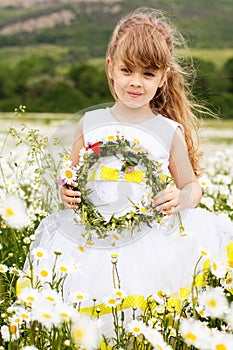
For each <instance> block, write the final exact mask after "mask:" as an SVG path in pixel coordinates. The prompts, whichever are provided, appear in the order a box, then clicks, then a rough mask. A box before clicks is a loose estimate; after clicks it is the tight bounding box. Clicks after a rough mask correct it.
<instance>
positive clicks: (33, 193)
mask: <svg viewBox="0 0 233 350" xmlns="http://www.w3.org/2000/svg"><path fill="white" fill-rule="evenodd" d="M23 110H24V108H21V109H20V110H18V111H16V117H14V116H13V115H12V113H4V114H1V115H0V120H1V134H0V157H1V163H0V179H1V182H0V202H1V213H0V238H1V241H0V314H1V319H0V327H1V328H0V330H1V331H0V349H1V350H4V349H5V350H6V349H9V350H16V349H17V350H18V349H20V350H21V349H25V350H36V349H39V350H44V349H45V348H46V349H48V350H58V349H61V350H74V349H84V348H85V349H90V350H91V349H101V350H110V349H133V350H136V349H137V350H152V349H162V350H172V349H175V350H186V349H190V350H191V349H192V350H196V349H198V350H199V349H200V350H207V349H208V350H216V349H218V350H219V349H221V350H223V349H224V350H230V349H231V350H232V348H233V340H232V337H233V335H232V334H233V318H232V310H233V294H232V293H233V292H232V291H233V282H232V281H233V268H232V266H233V243H230V244H229V245H228V247H227V251H226V254H225V255H224V256H222V257H219V256H209V255H208V252H206V251H204V250H200V259H199V261H197V265H196V267H195V271H194V272H193V283H192V285H191V286H190V288H188V289H187V290H183V291H182V293H180V295H179V296H176V297H174V296H173V295H169V293H168V292H167V291H155V293H154V294H153V295H151V296H148V298H147V299H145V300H144V301H143V304H142V307H141V310H140V308H139V307H134V306H133V305H132V319H131V320H130V321H127V322H126V321H125V320H124V312H125V306H124V305H125V303H126V302H127V300H128V299H127V291H124V286H121V288H120V289H119V288H115V289H113V295H106V299H105V300H104V304H101V305H104V306H101V308H100V309H99V308H98V305H99V304H98V303H97V304H96V303H95V301H93V308H91V311H90V310H89V311H90V314H88V315H86V314H85V313H83V312H82V303H83V302H84V300H85V298H87V297H89V298H93V296H90V295H89V296H87V295H86V294H85V293H84V292H83V291H77V293H76V295H74V296H73V299H72V300H70V301H69V302H67V301H66V302H65V301H64V300H63V299H62V288H63V284H64V283H65V280H66V278H67V277H68V276H69V274H72V273H73V271H74V270H75V263H74V262H73V265H72V268H71V265H70V262H68V261H65V260H61V257H62V249H61V250H57V251H54V252H47V251H45V250H44V249H40V247H38V249H37V250H36V251H34V252H33V258H32V260H30V264H29V271H24V269H23V266H24V261H25V259H26V258H29V255H28V252H29V247H30V244H31V243H32V242H33V241H34V239H35V236H34V233H35V230H36V228H37V227H38V225H39V223H40V222H41V220H42V219H43V218H44V217H46V216H47V215H48V214H49V213H51V212H53V211H56V210H61V209H62V206H61V203H60V200H59V196H58V185H57V181H56V179H57V177H58V175H59V167H58V162H57V159H55V157H54V154H55V153H53V150H54V149H51V148H48V145H49V144H50V146H51V141H52V139H57V137H61V136H62V137H64V134H67V133H68V134H69V133H70V132H73V131H74V129H73V127H74V123H75V120H70V118H69V115H68V114H47V113H43V114H36V113H33V114H29V113H24V112H23ZM71 119H72V118H71ZM232 126H233V121H232V120H226V121H225V120H215V119H211V120H206V121H205V123H204V124H203V126H202V129H201V139H202V146H201V147H202V150H203V152H204V166H205V170H204V172H203V175H202V176H201V178H200V183H201V185H202V188H203V198H202V201H201V203H200V206H201V207H202V208H205V209H206V210H209V211H211V212H215V213H216V214H217V215H221V216H224V217H225V218H226V220H228V221H230V220H233V213H232V207H233V170H232V169H233V163H232V151H233V128H232ZM68 136H69V137H68V138H62V142H61V143H59V142H58V140H57V143H56V146H58V150H59V152H60V153H61V154H60V156H59V157H61V158H60V159H63V156H64V148H65V149H66V148H67V147H69V145H70V140H71V139H70V134H69V135H68ZM63 141H64V142H63ZM66 150H67V149H66ZM56 152H57V149H56ZM47 175H49V176H47ZM48 254H50V255H51V254H54V264H53V265H51V266H50V265H49V264H48V262H47V260H46V255H48ZM119 258H120V257H119ZM117 260H118V257H117V256H116V255H113V256H111V257H109V264H111V265H112V271H113V276H115V277H114V278H116V275H118V274H120V271H118V270H117ZM19 277H20V279H19ZM80 278H82V277H81V275H80ZM114 278H113V279H114ZM17 281H19V282H18V284H17ZM16 288H17V292H16ZM114 293H115V294H114ZM223 308H224V313H223V312H222V310H223ZM101 312H103V314H104V313H105V312H109V313H110V314H112V331H113V334H114V336H113V338H112V339H110V338H109V337H103V336H101V327H102V321H101Z"/></svg>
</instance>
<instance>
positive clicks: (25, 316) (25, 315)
mask: <svg viewBox="0 0 233 350" xmlns="http://www.w3.org/2000/svg"><path fill="white" fill-rule="evenodd" d="M15 314H16V317H17V316H18V317H19V318H20V320H21V322H22V321H23V322H25V323H26V324H28V323H29V322H30V321H31V314H30V312H29V311H28V310H27V309H26V308H25V307H23V306H20V307H18V308H17V310H16V313H15Z"/></svg>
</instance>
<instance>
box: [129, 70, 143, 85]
mask: <svg viewBox="0 0 233 350" xmlns="http://www.w3.org/2000/svg"><path fill="white" fill-rule="evenodd" d="M130 86H136V87H140V86H142V82H141V75H140V74H139V73H134V74H132V76H131V80H130Z"/></svg>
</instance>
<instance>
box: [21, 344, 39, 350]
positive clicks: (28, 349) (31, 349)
mask: <svg viewBox="0 0 233 350" xmlns="http://www.w3.org/2000/svg"><path fill="white" fill-rule="evenodd" d="M22 350H39V349H38V348H36V347H35V346H34V345H29V346H24V347H23V348H22Z"/></svg>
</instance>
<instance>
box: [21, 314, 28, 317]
mask: <svg viewBox="0 0 233 350" xmlns="http://www.w3.org/2000/svg"><path fill="white" fill-rule="evenodd" d="M21 317H22V318H29V316H28V315H27V314H21Z"/></svg>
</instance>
